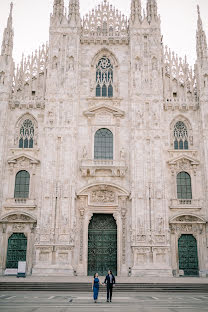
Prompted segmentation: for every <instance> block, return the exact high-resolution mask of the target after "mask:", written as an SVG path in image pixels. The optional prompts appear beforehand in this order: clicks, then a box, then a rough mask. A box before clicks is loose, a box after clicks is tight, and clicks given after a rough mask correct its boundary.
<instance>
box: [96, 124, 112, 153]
mask: <svg viewBox="0 0 208 312" xmlns="http://www.w3.org/2000/svg"><path fill="white" fill-rule="evenodd" d="M94 158H95V159H113V134H112V132H111V131H110V130H108V129H105V128H102V129H99V130H98V131H97V132H96V133H95V142H94Z"/></svg>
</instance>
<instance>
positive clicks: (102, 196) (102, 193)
mask: <svg viewBox="0 0 208 312" xmlns="http://www.w3.org/2000/svg"><path fill="white" fill-rule="evenodd" d="M91 202H93V203H114V202H115V193H114V192H113V191H107V190H99V191H93V192H92V193H91Z"/></svg>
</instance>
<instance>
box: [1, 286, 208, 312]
mask: <svg viewBox="0 0 208 312" xmlns="http://www.w3.org/2000/svg"><path fill="white" fill-rule="evenodd" d="M109 308H110V311H113V312H114V311H129V312H131V311H132V312H136V311H137V312H203V311H208V293H200V294H199V293H150V292H149V293H141V292H139V293H115V294H114V297H113V302H112V303H107V302H106V298H105V294H104V293H101V294H100V297H99V301H98V303H96V304H95V303H94V302H93V300H92V293H80V294H78V293H67V292H65V293H62V292H6V291H5V292H0V311H1V312H68V311H70V312H71V311H77V312H78V311H84V312H88V311H109Z"/></svg>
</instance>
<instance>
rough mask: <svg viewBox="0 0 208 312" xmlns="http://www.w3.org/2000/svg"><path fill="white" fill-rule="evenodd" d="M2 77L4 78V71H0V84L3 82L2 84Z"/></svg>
mask: <svg viewBox="0 0 208 312" xmlns="http://www.w3.org/2000/svg"><path fill="white" fill-rule="evenodd" d="M4 79H5V72H3V71H2V72H1V73H0V84H3V85H4Z"/></svg>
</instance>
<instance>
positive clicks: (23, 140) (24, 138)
mask: <svg viewBox="0 0 208 312" xmlns="http://www.w3.org/2000/svg"><path fill="white" fill-rule="evenodd" d="M33 143H34V125H33V123H32V121H31V120H30V119H26V120H25V121H24V122H23V123H22V125H21V127H20V135H19V148H33Z"/></svg>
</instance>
